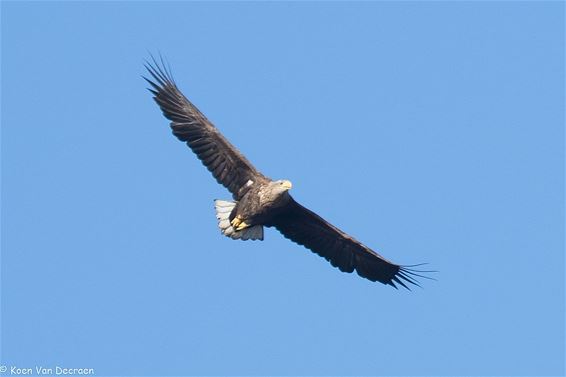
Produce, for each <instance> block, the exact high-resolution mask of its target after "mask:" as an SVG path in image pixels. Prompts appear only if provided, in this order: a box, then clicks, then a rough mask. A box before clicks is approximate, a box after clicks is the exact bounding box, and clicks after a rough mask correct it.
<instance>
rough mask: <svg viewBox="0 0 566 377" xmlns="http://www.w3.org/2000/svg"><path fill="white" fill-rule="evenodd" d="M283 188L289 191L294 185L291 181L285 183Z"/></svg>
mask: <svg viewBox="0 0 566 377" xmlns="http://www.w3.org/2000/svg"><path fill="white" fill-rule="evenodd" d="M283 187H285V188H286V189H287V190H290V189H291V188H292V187H293V184H292V183H291V181H283Z"/></svg>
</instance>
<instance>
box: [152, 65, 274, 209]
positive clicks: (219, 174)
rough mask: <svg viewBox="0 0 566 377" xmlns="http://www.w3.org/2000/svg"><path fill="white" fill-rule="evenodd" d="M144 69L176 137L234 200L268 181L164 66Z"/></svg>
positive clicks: (156, 100) (155, 97) (156, 99)
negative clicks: (258, 183)
mask: <svg viewBox="0 0 566 377" xmlns="http://www.w3.org/2000/svg"><path fill="white" fill-rule="evenodd" d="M162 65H163V64H162ZM145 67H146V68H147V70H148V72H149V74H150V75H151V76H152V77H153V79H154V80H155V81H152V80H150V79H148V78H146V77H144V79H145V80H146V81H147V82H148V83H149V84H150V85H151V86H152V87H153V89H149V91H150V92H151V93H153V95H154V97H153V98H154V99H155V102H157V104H158V105H159V107H160V108H161V110H162V111H163V115H165V117H166V118H167V119H169V120H171V129H172V130H173V134H174V135H175V136H177V138H178V139H179V140H181V141H184V142H186V143H187V145H188V146H189V147H190V148H191V149H192V151H193V152H195V154H196V155H197V157H198V158H199V159H200V160H201V161H202V163H203V164H204V166H206V168H207V169H208V170H209V171H210V172H211V173H212V175H213V176H214V178H216V180H217V181H218V183H220V184H222V185H224V187H226V188H227V189H228V190H229V191H230V192H231V193H232V195H233V197H234V199H236V200H239V199H240V198H241V197H242V196H243V195H244V194H245V192H246V191H247V189H248V188H249V186H251V183H257V182H258V181H261V180H263V181H265V180H267V178H266V177H265V176H263V175H262V174H261V173H260V172H258V171H257V170H256V169H255V168H254V166H253V165H252V164H251V163H250V162H249V161H248V160H247V159H246V158H245V157H244V156H243V155H242V154H241V153H240V152H239V151H238V150H237V149H236V147H234V146H233V145H232V144H230V142H229V141H228V140H226V138H225V137H224V136H222V134H221V133H220V132H219V131H218V129H217V128H216V127H214V125H213V124H212V123H211V122H210V121H209V120H208V119H206V117H205V116H204V115H203V114H202V113H201V112H200V111H199V110H198V109H197V108H196V107H195V105H193V104H192V103H191V102H190V101H189V100H188V99H187V98H186V97H185V96H184V95H183V93H181V91H180V90H179V89H178V88H177V85H176V84H175V82H174V81H173V78H172V77H171V74H170V73H169V72H168V71H167V70H166V69H165V68H164V67H160V66H159V64H157V62H156V61H155V60H153V64H150V63H147V64H146V66H145Z"/></svg>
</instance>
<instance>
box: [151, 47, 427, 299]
mask: <svg viewBox="0 0 566 377" xmlns="http://www.w3.org/2000/svg"><path fill="white" fill-rule="evenodd" d="M144 66H145V68H146V69H147V71H148V73H149V74H150V75H151V78H148V77H145V76H142V77H143V78H144V79H145V80H146V81H147V82H148V83H149V85H150V86H151V88H148V90H149V91H150V92H151V93H152V94H153V99H154V100H155V102H156V103H157V105H158V106H159V107H160V109H161V111H162V112H163V115H164V116H165V117H166V118H167V119H169V120H170V121H171V123H170V125H171V129H172V131H173V135H175V136H176V137H177V138H178V139H179V140H180V141H182V142H184V143H186V144H187V146H188V147H189V148H190V149H191V150H192V151H193V152H194V153H195V154H196V155H197V157H198V158H199V159H200V161H201V162H202V163H203V165H204V166H205V167H206V168H207V169H208V170H209V171H210V172H211V173H212V175H213V176H214V178H215V179H216V181H217V182H218V183H220V184H221V185H223V186H224V187H226V188H227V189H228V191H230V193H231V194H232V198H233V200H215V210H216V218H217V219H218V227H219V228H220V231H221V233H222V234H223V235H224V236H227V237H230V238H231V239H234V240H263V236H264V227H267V228H275V229H277V230H278V231H279V232H281V234H282V235H283V236H284V237H286V238H288V239H289V240H291V241H293V242H295V243H297V244H299V245H303V246H305V247H306V248H307V249H310V250H311V251H312V252H314V253H316V254H318V255H320V256H321V257H323V258H325V259H326V260H327V261H329V262H330V263H331V264H332V266H334V267H337V268H338V269H340V271H343V272H348V273H351V272H353V271H356V272H357V273H358V275H359V276H361V277H363V278H366V279H368V280H371V281H372V282H380V283H383V284H386V285H390V286H393V287H394V288H397V285H400V286H402V287H404V288H406V289H409V290H410V288H409V286H410V285H416V286H420V285H419V282H418V281H417V278H418V277H423V278H430V277H428V276H425V275H422V273H425V272H430V271H421V270H415V269H414V267H416V266H420V265H421V264H418V265H408V266H402V265H398V264H395V263H393V262H390V261H389V260H387V259H385V258H384V257H382V256H381V255H379V254H378V253H377V252H375V251H374V250H372V249H370V248H369V247H367V246H365V245H364V244H362V243H361V242H359V241H357V240H356V239H354V238H353V237H351V236H350V235H348V234H346V233H345V232H343V231H342V230H340V229H338V228H337V227H335V226H334V225H332V224H330V223H329V222H327V221H326V220H324V219H323V218H322V217H320V216H319V215H317V214H316V213H314V212H313V211H311V210H309V209H308V208H305V207H304V206H302V205H301V204H299V203H298V202H297V201H295V199H293V197H292V196H291V195H290V194H289V190H290V189H291V188H292V184H291V182H290V181H289V180H286V179H282V180H275V181H274V180H272V179H270V178H268V177H267V176H265V175H263V174H262V173H261V172H259V171H258V170H257V169H256V168H255V167H254V166H253V165H252V164H251V163H250V161H248V159H247V158H246V157H244V155H243V154H242V153H240V151H239V150H238V149H236V147H234V146H233V145H232V144H231V143H230V142H229V141H228V140H227V139H226V138H225V137H224V136H223V135H222V134H221V133H220V131H219V130H218V128H216V127H215V126H214V125H213V124H212V123H211V122H210V121H209V120H208V119H207V118H206V117H205V116H204V115H203V114H202V113H201V112H200V111H199V110H198V109H197V108H196V106H195V105H193V104H192V103H191V101H189V100H188V99H187V97H185V96H184V95H183V93H181V91H180V90H179V88H178V87H177V85H176V83H175V81H174V80H173V76H172V75H171V70H170V68H168V67H166V65H165V64H164V62H163V59H161V64H159V63H158V62H157V61H156V59H155V58H153V57H152V62H149V61H146V63H145V64H144Z"/></svg>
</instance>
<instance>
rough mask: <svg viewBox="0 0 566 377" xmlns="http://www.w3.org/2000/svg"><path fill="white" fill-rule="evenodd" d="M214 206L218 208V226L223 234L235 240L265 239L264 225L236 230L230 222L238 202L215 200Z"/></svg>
mask: <svg viewBox="0 0 566 377" xmlns="http://www.w3.org/2000/svg"><path fill="white" fill-rule="evenodd" d="M214 207H215V209H216V218H217V219H218V227H219V228H220V231H221V232H222V234H223V235H225V236H226V237H230V238H232V239H234V240H263V226H261V225H254V226H251V227H249V228H246V229H242V230H240V231H236V230H235V229H234V228H233V227H232V224H230V214H231V213H232V210H233V209H234V207H236V202H230V201H226V200H218V199H217V200H215V201H214Z"/></svg>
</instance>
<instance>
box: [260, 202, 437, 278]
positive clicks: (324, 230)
mask: <svg viewBox="0 0 566 377" xmlns="http://www.w3.org/2000/svg"><path fill="white" fill-rule="evenodd" d="M268 225H269V226H274V227H275V228H276V229H277V230H279V231H280V232H281V233H282V234H283V236H285V237H286V238H288V239H290V240H291V241H293V242H296V243H298V244H299V245H303V246H305V247H306V248H308V249H310V250H312V251H313V252H315V253H316V254H318V255H320V256H321V257H324V258H325V259H326V260H327V261H329V262H330V263H331V264H332V265H333V266H334V267H338V268H339V269H340V271H343V272H353V271H354V270H355V271H356V272H357V273H358V275H360V276H361V277H364V278H366V279H369V280H371V281H379V282H381V283H383V284H388V285H391V286H393V287H395V288H397V286H396V284H400V285H402V286H403V287H405V288H407V289H409V287H408V286H407V283H409V284H414V285H419V284H418V282H417V281H416V280H415V277H424V278H428V277H427V276H422V275H419V274H418V273H417V272H426V271H415V270H411V269H409V268H407V267H405V266H399V265H397V264H394V263H392V262H390V261H388V260H387V259H385V258H383V257H382V256H381V255H379V254H378V253H376V252H375V251H373V250H371V249H370V248H368V247H367V246H365V245H363V244H362V243H360V242H358V241H356V240H355V239H354V238H352V237H350V236H349V235H347V234H346V233H344V232H342V231H341V230H340V229H338V228H336V227H335V226H333V225H332V224H330V223H328V222H327V221H325V220H324V219H323V218H322V217H320V216H318V215H317V214H316V213H314V212H312V211H310V210H309V209H307V208H305V207H303V206H302V205H300V204H299V203H297V202H296V201H295V200H294V199H293V198H291V200H290V201H289V203H288V204H287V205H286V206H285V208H283V210H282V211H281V213H279V214H278V215H277V216H276V217H275V218H274V219H273V220H272V221H271V223H270V224H268Z"/></svg>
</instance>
